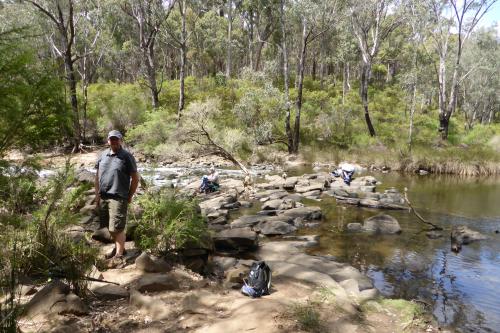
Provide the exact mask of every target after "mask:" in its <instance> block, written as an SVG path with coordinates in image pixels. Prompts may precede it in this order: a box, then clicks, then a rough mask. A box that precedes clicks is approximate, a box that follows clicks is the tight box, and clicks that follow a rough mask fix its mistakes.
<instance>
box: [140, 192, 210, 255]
mask: <svg viewBox="0 0 500 333" xmlns="http://www.w3.org/2000/svg"><path fill="white" fill-rule="evenodd" d="M138 205H139V206H140V207H141V208H142V210H143V213H142V216H141V219H140V220H139V221H137V222H138V225H137V228H136V230H135V239H136V246H137V247H138V248H139V249H141V250H143V251H144V250H147V251H149V252H151V253H152V254H155V255H160V256H162V255H166V254H168V253H172V252H175V251H176V250H179V249H181V248H182V247H183V246H184V245H185V244H187V243H188V242H189V243H190V244H196V243H197V242H201V241H202V238H203V236H204V235H205V234H206V233H207V226H206V223H205V221H204V220H203V217H202V216H201V213H200V212H199V209H198V205H197V202H196V201H195V200H193V199H189V198H182V197H180V196H179V195H178V194H177V193H175V192H174V191H170V190H166V189H165V190H161V191H160V192H154V193H153V192H149V193H146V194H145V195H143V196H141V197H140V198H139V199H138Z"/></svg>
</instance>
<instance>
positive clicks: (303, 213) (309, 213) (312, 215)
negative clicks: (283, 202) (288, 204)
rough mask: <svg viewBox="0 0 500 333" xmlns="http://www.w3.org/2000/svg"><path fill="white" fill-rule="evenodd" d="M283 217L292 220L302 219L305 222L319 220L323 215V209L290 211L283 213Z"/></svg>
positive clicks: (309, 208)
mask: <svg viewBox="0 0 500 333" xmlns="http://www.w3.org/2000/svg"><path fill="white" fill-rule="evenodd" d="M282 215H285V216H288V217H291V218H292V219H296V218H302V219H304V220H319V219H320V218H321V216H322V213H321V208H319V207H316V206H312V207H298V208H292V209H288V210H285V211H283V212H282Z"/></svg>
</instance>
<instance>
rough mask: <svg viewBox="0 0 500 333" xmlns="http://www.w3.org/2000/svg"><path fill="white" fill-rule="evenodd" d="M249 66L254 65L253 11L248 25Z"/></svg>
mask: <svg viewBox="0 0 500 333" xmlns="http://www.w3.org/2000/svg"><path fill="white" fill-rule="evenodd" d="M248 66H249V67H250V68H254V66H253V13H250V22H249V27H248Z"/></svg>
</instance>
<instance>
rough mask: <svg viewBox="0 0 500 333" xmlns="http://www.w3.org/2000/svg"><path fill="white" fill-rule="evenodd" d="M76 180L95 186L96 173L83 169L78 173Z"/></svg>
mask: <svg viewBox="0 0 500 333" xmlns="http://www.w3.org/2000/svg"><path fill="white" fill-rule="evenodd" d="M75 178H76V180H77V181H78V182H79V183H87V184H92V185H94V182H95V173H93V172H91V171H89V170H87V169H83V168H82V169H79V170H77V171H76V176H75Z"/></svg>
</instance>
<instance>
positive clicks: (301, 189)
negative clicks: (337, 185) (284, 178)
mask: <svg viewBox="0 0 500 333" xmlns="http://www.w3.org/2000/svg"><path fill="white" fill-rule="evenodd" d="M324 189H325V184H323V183H313V184H310V185H305V186H304V185H296V186H295V192H297V193H306V192H311V191H323V190H324Z"/></svg>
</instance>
